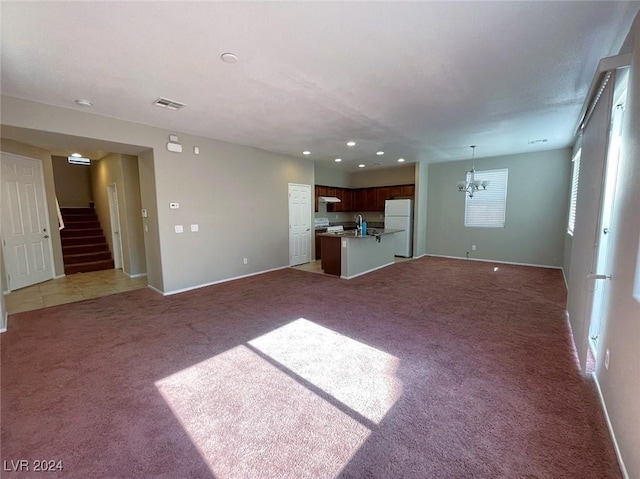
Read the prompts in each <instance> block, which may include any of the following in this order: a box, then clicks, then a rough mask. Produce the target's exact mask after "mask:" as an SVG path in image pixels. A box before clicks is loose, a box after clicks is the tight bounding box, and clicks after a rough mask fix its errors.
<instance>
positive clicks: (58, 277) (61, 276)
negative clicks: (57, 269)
mask: <svg viewBox="0 0 640 479" xmlns="http://www.w3.org/2000/svg"><path fill="white" fill-rule="evenodd" d="M65 276H66V274H64V273H62V274H59V275H57V276H54V277H53V279H60V278H64V277H65Z"/></svg>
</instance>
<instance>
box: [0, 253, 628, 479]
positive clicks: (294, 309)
mask: <svg viewBox="0 0 640 479" xmlns="http://www.w3.org/2000/svg"><path fill="white" fill-rule="evenodd" d="M496 267H497V270H494V268H496ZM564 308H565V289H564V285H563V282H562V277H561V273H560V271H558V270H550V269H540V268H528V267H519V266H510V265H494V264H490V263H481V262H471V261H461V260H448V259H441V258H422V259H420V260H415V261H409V262H405V263H399V264H395V265H392V266H390V267H388V268H385V269H383V270H380V271H377V272H374V273H371V274H368V275H365V276H363V277H359V278H356V279H353V280H350V281H345V280H340V279H338V278H334V277H326V276H322V275H316V274H311V273H305V272H301V271H295V270H292V269H286V270H281V271H276V272H272V273H268V274H264V275H259V276H254V277H250V278H246V279H242V280H237V281H232V282H228V283H224V284H220V285H216V286H212V287H208V288H203V289H199V290H196V291H192V292H189V293H183V294H179V295H175V296H169V297H166V298H165V297H161V296H159V295H157V294H155V293H153V292H152V291H150V290H139V291H132V292H127V293H122V294H119V295H115V296H109V297H104V298H97V299H93V300H88V301H84V302H81V303H76V304H69V305H62V306H56V307H52V308H48V309H44V310H39V311H31V312H26V313H20V314H16V315H12V316H10V317H9V330H8V332H6V333H5V334H3V335H2V336H1V337H0V341H1V348H2V350H1V359H2V369H1V375H2V376H1V385H2V404H1V419H2V437H1V439H2V444H1V446H2V453H1V454H2V458H1V459H2V460H3V465H4V469H5V472H4V473H3V477H7V478H13V477H15V478H18V477H68V478H92V479H98V478H172V479H175V478H218V479H228V478H250V479H253V478H332V477H344V478H385V479H386V478H394V479H395V478H420V479H424V478H539V479H543V478H544V479H547V478H553V479H557V478H581V479H588V478H594V479H595V478H597V479H603V478H619V477H621V473H620V471H619V468H618V465H617V462H616V458H615V453H614V450H613V447H612V444H611V440H610V438H609V435H608V432H607V428H606V425H605V421H604V417H603V414H602V411H601V409H600V405H599V402H598V398H597V393H596V391H595V388H594V385H593V383H592V382H591V381H590V380H589V379H587V378H585V377H583V376H582V374H581V373H580V371H579V369H578V366H577V363H576V359H575V354H574V351H573V349H572V346H571V340H570V337H569V331H568V326H567V323H566V319H565V312H564ZM19 460H27V461H28V463H26V465H27V467H29V468H30V470H29V471H28V472H26V471H24V472H7V471H6V468H7V467H9V468H14V467H13V466H14V465H17V464H18V462H17V461H19ZM36 460H51V461H62V466H63V470H62V471H55V472H49V473H47V474H44V473H36V472H34V470H33V468H34V467H35V465H36V462H35V461H36ZM23 464H24V463H23ZM56 465H57V462H56Z"/></svg>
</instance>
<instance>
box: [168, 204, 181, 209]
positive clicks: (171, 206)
mask: <svg viewBox="0 0 640 479" xmlns="http://www.w3.org/2000/svg"><path fill="white" fill-rule="evenodd" d="M169 208H171V209H172V210H177V209H178V208H180V203H169Z"/></svg>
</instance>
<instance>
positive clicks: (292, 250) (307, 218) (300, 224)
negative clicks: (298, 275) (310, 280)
mask: <svg viewBox="0 0 640 479" xmlns="http://www.w3.org/2000/svg"><path fill="white" fill-rule="evenodd" d="M310 251H311V185H297V184H293V183H289V264H290V265H291V266H296V265H299V264H304V263H308V262H309V261H310V257H311V256H310Z"/></svg>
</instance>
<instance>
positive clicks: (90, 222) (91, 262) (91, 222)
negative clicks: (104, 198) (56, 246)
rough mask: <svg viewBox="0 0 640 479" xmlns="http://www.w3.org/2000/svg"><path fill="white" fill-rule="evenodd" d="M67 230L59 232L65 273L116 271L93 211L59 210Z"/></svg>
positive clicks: (80, 209)
mask: <svg viewBox="0 0 640 479" xmlns="http://www.w3.org/2000/svg"><path fill="white" fill-rule="evenodd" d="M60 211H61V213H62V220H63V221H64V226H65V227H64V229H62V230H61V231H60V236H61V239H62V256H63V258H64V273H65V274H74V273H87V272H89V271H98V270H101V269H113V268H114V264H113V258H112V257H111V252H110V251H109V245H107V240H106V239H105V237H104V234H103V233H102V228H101V227H100V220H98V215H96V212H95V210H94V209H93V208H60Z"/></svg>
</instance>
